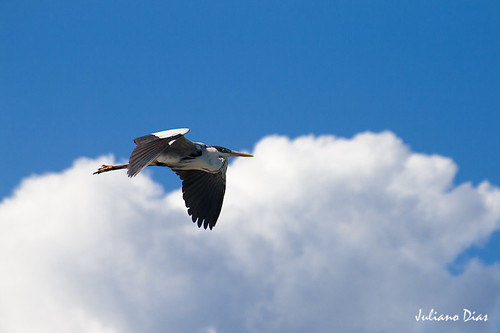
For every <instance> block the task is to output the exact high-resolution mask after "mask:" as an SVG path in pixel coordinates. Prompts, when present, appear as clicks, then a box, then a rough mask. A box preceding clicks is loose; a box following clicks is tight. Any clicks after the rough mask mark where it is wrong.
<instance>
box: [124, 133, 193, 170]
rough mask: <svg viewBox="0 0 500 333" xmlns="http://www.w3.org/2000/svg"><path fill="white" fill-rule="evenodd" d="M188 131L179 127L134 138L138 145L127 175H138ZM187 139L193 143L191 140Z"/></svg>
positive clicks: (130, 159) (131, 156)
mask: <svg viewBox="0 0 500 333" xmlns="http://www.w3.org/2000/svg"><path fill="white" fill-rule="evenodd" d="M187 132H189V129H188V128H179V129H173V130H168V131H162V132H156V133H152V134H148V135H145V136H141V137H139V138H136V139H134V142H135V143H136V144H137V146H136V147H135V148H134V150H133V151H132V154H131V155H130V158H129V162H128V171H127V175H128V176H129V177H134V176H136V175H137V174H138V173H139V172H141V170H142V169H144V168H145V167H147V166H148V165H149V164H150V163H151V162H153V161H154V160H156V159H157V158H158V156H160V154H161V153H162V152H163V151H164V150H165V149H167V148H168V147H169V145H171V144H173V143H174V142H175V141H176V140H178V139H180V138H183V136H184V134H186V133H187ZM185 140H186V141H187V142H189V143H191V141H189V140H187V139H185Z"/></svg>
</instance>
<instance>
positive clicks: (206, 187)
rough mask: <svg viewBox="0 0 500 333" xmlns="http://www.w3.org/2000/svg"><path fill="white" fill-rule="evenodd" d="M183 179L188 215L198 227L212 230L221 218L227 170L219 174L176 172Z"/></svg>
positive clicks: (193, 171)
mask: <svg viewBox="0 0 500 333" xmlns="http://www.w3.org/2000/svg"><path fill="white" fill-rule="evenodd" d="M174 171H175V173H177V174H178V175H179V177H181V179H182V193H183V198H184V202H185V203H186V207H187V208H188V214H189V215H191V218H192V220H193V222H195V223H196V222H198V227H201V226H202V225H203V227H204V228H205V229H206V228H207V227H209V228H210V229H212V228H213V227H214V226H215V223H216V222H217V219H218V218H219V214H220V211H221V209H222V201H223V200H224V193H225V191H226V172H225V171H226V168H222V169H221V171H219V172H217V173H210V172H205V171H201V170H174Z"/></svg>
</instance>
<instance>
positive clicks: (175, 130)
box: [152, 128, 189, 139]
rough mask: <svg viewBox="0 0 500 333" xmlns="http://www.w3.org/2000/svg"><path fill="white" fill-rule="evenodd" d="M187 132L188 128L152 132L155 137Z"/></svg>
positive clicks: (161, 137)
mask: <svg viewBox="0 0 500 333" xmlns="http://www.w3.org/2000/svg"><path fill="white" fill-rule="evenodd" d="M187 132H189V128H176V129H171V130H166V131H160V132H155V133H152V134H153V135H154V136H156V137H157V138H160V139H164V138H168V137H172V136H176V135H185V134H186V133H187Z"/></svg>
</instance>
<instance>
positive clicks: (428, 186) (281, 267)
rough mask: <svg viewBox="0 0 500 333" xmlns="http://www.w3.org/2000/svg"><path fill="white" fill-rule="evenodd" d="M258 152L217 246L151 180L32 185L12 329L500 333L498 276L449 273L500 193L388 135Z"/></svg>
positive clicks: (14, 285) (88, 162) (495, 223)
mask: <svg viewBox="0 0 500 333" xmlns="http://www.w3.org/2000/svg"><path fill="white" fill-rule="evenodd" d="M253 154H254V155H255V157H254V158H253V159H240V160H235V161H234V162H233V163H232V164H231V166H230V167H229V170H228V186H227V191H226V199H225V203H224V207H223V210H222V213H221V216H220V219H219V221H218V224H217V226H216V228H215V229H214V230H212V231H206V230H202V229H201V230H200V229H198V228H197V227H195V225H194V224H193V223H192V222H191V221H190V219H189V217H188V216H187V214H186V211H185V207H184V203H183V202H182V196H181V192H180V190H176V191H173V192H171V193H165V192H164V190H163V188H162V187H161V185H159V184H158V183H155V181H154V180H153V179H152V178H151V177H150V173H148V172H146V173H144V174H141V175H139V176H138V177H136V178H134V179H129V178H127V177H126V175H125V173H124V172H120V171H116V172H114V173H110V174H103V175H99V176H92V175H91V173H92V171H94V169H95V168H96V167H97V166H99V165H101V164H103V163H110V162H112V159H113V157H112V156H104V157H101V158H98V159H88V158H81V159H78V160H77V161H75V163H74V165H73V166H72V167H71V168H69V169H67V170H64V171H62V172H60V173H53V174H45V175H37V176H31V177H28V178H26V179H24V180H23V181H22V183H21V184H20V185H19V186H18V188H17V189H16V191H15V192H14V193H13V195H12V196H10V197H8V198H5V199H3V201H2V202H1V203H0V262H1V263H2V271H3V272H2V275H1V276H0V295H1V298H0V318H1V320H0V332H9V333H11V332H12V333H16V332H20V333H21V332H23V333H24V332H51V333H53V332H92V333H94V332H95V333H104V332H106V333H108V332H109V333H111V332H113V333H114V332H117V333H118V332H120V333H128V332H210V333H215V332H218V333H220V332H304V331H309V332H335V331H341V332H360V331H365V332H402V331H406V332H469V331H471V330H474V331H475V332H496V331H497V330H498V328H499V325H500V322H499V319H498V318H500V268H499V266H498V265H491V266H485V265H484V264H482V263H481V262H479V261H477V260H471V261H470V262H469V263H468V264H467V265H466V267H464V271H463V273H461V274H459V275H452V274H451V273H450V272H449V271H448V270H447V268H446V267H447V265H448V264H449V263H451V262H452V261H453V260H454V259H455V258H456V256H457V255H459V254H460V253H461V252H462V251H463V250H464V249H466V248H467V247H469V246H471V245H473V244H477V243H480V242H482V241H484V240H485V239H487V237H488V236H489V235H491V233H492V232H494V231H495V230H498V228H499V226H500V190H499V189H498V188H497V187H495V186H493V185H491V184H489V183H487V182H484V183H481V184H479V185H478V186H472V185H471V184H470V183H464V184H454V183H453V179H454V175H455V173H456V171H457V166H456V165H455V164H454V162H453V161H452V160H450V159H449V158H445V157H442V156H437V155H424V154H418V153H415V152H412V151H411V150H410V148H409V147H407V146H406V145H405V144H404V143H403V142H402V141H401V140H400V139H399V138H397V137H396V136H395V135H394V134H392V133H391V132H383V133H361V134H359V135H357V136H355V137H353V138H351V139H345V138H337V137H334V136H329V135H326V136H320V137H315V136H312V135H311V136H302V137H299V138H296V139H294V140H291V139H289V138H287V137H283V136H269V137H266V138H263V139H262V140H261V141H259V142H258V143H257V145H256V146H255V149H254V151H253ZM154 172H170V171H168V170H160V169H156V170H155V171H154ZM171 176H172V177H175V175H174V174H173V173H172V175H171ZM420 308H421V309H422V310H423V311H424V312H425V311H426V312H429V311H430V310H431V309H432V308H434V309H435V310H436V311H438V312H439V313H445V314H455V313H458V314H460V316H462V311H463V308H468V309H470V310H471V311H475V312H476V313H477V314H479V313H482V314H488V318H489V320H488V321H487V322H473V323H472V322H466V323H464V322H463V321H462V320H460V321H459V322H453V323H451V322H446V323H443V322H417V321H416V320H415V315H417V313H418V310H419V309H420Z"/></svg>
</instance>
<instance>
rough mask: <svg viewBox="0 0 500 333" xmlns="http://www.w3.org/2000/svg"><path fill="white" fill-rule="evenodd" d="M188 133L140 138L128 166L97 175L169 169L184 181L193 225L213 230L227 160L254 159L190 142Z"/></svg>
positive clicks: (105, 168)
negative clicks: (187, 136) (159, 167)
mask: <svg viewBox="0 0 500 333" xmlns="http://www.w3.org/2000/svg"><path fill="white" fill-rule="evenodd" d="M188 132H189V128H179V129H171V130H166V131H160V132H155V133H152V134H148V135H145V136H141V137H138V138H136V139H134V142H135V144H136V146H135V148H134V150H133V151H132V154H131V155H130V158H129V161H128V164H120V165H103V166H102V167H100V168H99V169H98V170H97V171H96V172H94V175H95V174H100V173H103V172H108V171H112V170H119V169H128V170H127V175H128V176H129V177H135V176H136V175H137V174H139V172H141V171H142V169H144V168H146V167H148V166H162V167H169V168H170V169H172V170H173V171H174V172H175V173H176V174H177V175H178V176H179V177H180V178H181V180H182V193H183V199H184V202H185V204H186V208H187V209H188V214H189V215H190V216H191V218H192V220H193V222H194V223H197V224H198V227H199V228H201V226H203V228H205V229H207V227H208V228H210V230H212V228H213V227H214V226H215V223H216V222H217V219H218V218H219V215H220V212H221V209H222V202H223V200H224V193H225V191H226V170H227V164H228V157H237V156H242V157H253V155H251V154H247V153H242V152H238V151H235V150H231V149H228V148H224V147H221V146H207V145H206V144H204V143H200V142H191V141H189V140H188V139H186V137H185V136H184V135H185V134H187V133H188Z"/></svg>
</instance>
